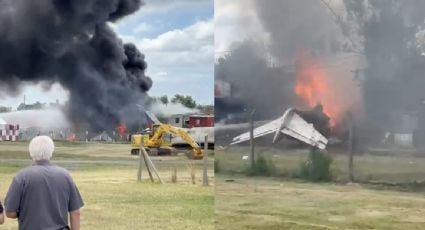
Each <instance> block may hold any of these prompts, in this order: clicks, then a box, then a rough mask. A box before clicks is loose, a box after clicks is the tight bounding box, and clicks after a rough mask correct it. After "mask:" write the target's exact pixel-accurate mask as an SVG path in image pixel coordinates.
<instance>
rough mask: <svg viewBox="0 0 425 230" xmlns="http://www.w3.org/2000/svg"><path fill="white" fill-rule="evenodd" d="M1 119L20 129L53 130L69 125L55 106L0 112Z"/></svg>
mask: <svg viewBox="0 0 425 230" xmlns="http://www.w3.org/2000/svg"><path fill="white" fill-rule="evenodd" d="M1 119H3V120H4V121H5V122H6V123H7V124H13V125H19V126H20V127H21V128H22V129H26V128H31V127H39V128H43V129H46V130H54V129H63V128H68V127H69V123H68V121H67V119H66V117H65V115H64V113H63V112H62V110H60V109H56V108H48V109H42V110H23V111H15V112H9V113H0V120H1Z"/></svg>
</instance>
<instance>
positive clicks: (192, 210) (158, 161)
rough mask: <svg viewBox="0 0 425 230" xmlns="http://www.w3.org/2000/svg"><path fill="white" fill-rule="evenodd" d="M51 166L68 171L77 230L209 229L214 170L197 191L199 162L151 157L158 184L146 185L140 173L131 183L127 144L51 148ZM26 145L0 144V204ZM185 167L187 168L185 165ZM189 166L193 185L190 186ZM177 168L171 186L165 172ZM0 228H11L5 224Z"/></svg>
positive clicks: (134, 161) (134, 163)
mask: <svg viewBox="0 0 425 230" xmlns="http://www.w3.org/2000/svg"><path fill="white" fill-rule="evenodd" d="M56 145H57V147H56V150H55V153H54V157H53V158H54V160H53V162H54V163H56V164H58V165H61V166H63V167H65V168H67V169H69V170H70V172H71V175H72V176H73V178H74V180H75V182H76V184H77V186H78V187H79V189H80V192H81V194H82V196H83V199H84V201H85V207H84V208H83V210H82V221H81V229H88V230H89V229H213V228H214V217H213V215H214V171H213V163H212V160H210V162H209V172H208V173H209V176H210V178H209V179H210V183H211V185H212V186H210V187H202V181H201V180H202V165H201V161H189V160H187V159H186V158H185V157H184V156H181V157H161V158H159V157H153V158H152V159H153V161H154V164H155V166H156V167H157V168H158V171H159V173H160V176H161V178H162V179H163V180H164V181H165V184H164V185H161V184H158V183H151V182H150V180H149V179H148V178H149V177H148V173H147V171H146V170H144V171H143V181H142V182H137V180H136V178H137V168H138V157H137V156H131V155H130V153H129V145H123V144H96V143H90V144H85V143H83V144H78V143H76V144H74V143H66V142H64V143H56ZM28 159H29V156H28V153H27V143H6V142H4V143H0V199H1V200H4V196H5V194H6V191H7V188H8V186H9V185H10V182H11V180H12V178H13V176H14V175H15V174H16V172H17V171H18V170H19V169H21V168H23V167H25V166H27V165H29V164H30V161H29V160H28ZM190 165H191V166H190ZM191 167H193V168H194V170H195V175H196V177H195V178H196V180H195V182H196V183H195V184H192V177H191V174H190V171H191V170H190V169H191ZM174 168H176V169H177V183H171V171H172V170H173V169H174ZM1 229H17V223H16V222H15V221H14V220H10V219H8V220H7V222H6V224H5V225H4V226H1Z"/></svg>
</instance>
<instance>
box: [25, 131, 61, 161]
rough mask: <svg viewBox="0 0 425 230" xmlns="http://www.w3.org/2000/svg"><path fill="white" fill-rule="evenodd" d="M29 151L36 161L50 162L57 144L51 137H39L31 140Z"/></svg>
mask: <svg viewBox="0 0 425 230" xmlns="http://www.w3.org/2000/svg"><path fill="white" fill-rule="evenodd" d="M29 150H30V156H31V158H32V159H33V160H34V161H41V160H50V158H52V154H53V151H54V150H55V144H53V140H52V139H51V138H50V137H49V136H38V137H34V138H33V139H32V140H31V142H30V145H29Z"/></svg>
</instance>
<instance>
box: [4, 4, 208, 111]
mask: <svg viewBox="0 0 425 230" xmlns="http://www.w3.org/2000/svg"><path fill="white" fill-rule="evenodd" d="M145 3H146V4H145V5H144V6H143V7H142V8H141V9H140V10H139V11H138V12H136V13H134V14H133V15H131V16H128V17H126V18H124V19H122V20H121V21H118V22H116V23H115V24H111V26H112V27H113V28H114V30H115V31H116V32H117V34H118V35H119V37H121V39H122V40H123V41H124V42H133V43H135V44H136V45H137V46H138V48H139V49H140V51H141V52H142V53H143V54H145V58H146V61H147V63H148V68H147V75H148V76H150V77H151V78H152V80H153V82H154V83H153V87H152V89H151V90H150V91H149V95H151V96H162V95H168V96H169V97H172V96H173V95H175V94H183V95H190V96H192V97H193V98H194V99H195V100H196V101H197V102H198V103H199V104H213V103H214V19H213V15H214V1H213V0H178V1H177V0H145ZM0 95H2V94H1V93H0ZM24 95H25V98H26V103H35V102H37V101H40V102H46V103H49V102H54V101H56V100H59V101H60V102H64V101H66V100H67V98H68V95H69V94H68V92H67V91H66V90H64V89H63V88H62V87H61V86H60V85H58V84H54V85H53V86H52V87H51V88H50V89H47V90H46V87H45V86H43V84H38V85H25V86H23V88H22V91H21V94H20V95H14V96H13V97H7V96H4V95H2V97H1V98H0V105H2V106H10V107H13V108H14V109H16V107H17V106H18V105H19V104H20V103H22V102H23V98H24Z"/></svg>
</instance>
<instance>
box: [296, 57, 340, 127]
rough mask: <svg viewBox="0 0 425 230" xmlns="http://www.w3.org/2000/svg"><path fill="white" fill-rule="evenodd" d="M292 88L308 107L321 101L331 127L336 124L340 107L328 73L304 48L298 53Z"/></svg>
mask: <svg viewBox="0 0 425 230" xmlns="http://www.w3.org/2000/svg"><path fill="white" fill-rule="evenodd" d="M294 90H295V94H296V95H297V96H299V97H300V98H301V99H302V100H303V102H304V103H305V105H307V106H308V107H309V108H313V107H314V106H315V105H317V104H318V103H321V104H322V105H323V112H324V113H325V114H326V115H328V116H329V117H330V125H331V127H334V126H335V125H336V123H337V122H338V121H339V119H340V117H341V112H342V111H341V109H342V108H340V106H339V102H338V99H337V98H336V97H335V95H334V90H333V89H332V84H331V79H330V77H329V74H328V73H327V72H326V70H325V69H324V68H323V65H321V63H320V62H319V61H318V60H316V59H315V58H314V57H313V56H312V55H311V54H310V53H309V52H307V51H305V50H303V51H301V52H299V53H298V57H297V63H296V85H295V89H294Z"/></svg>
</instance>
